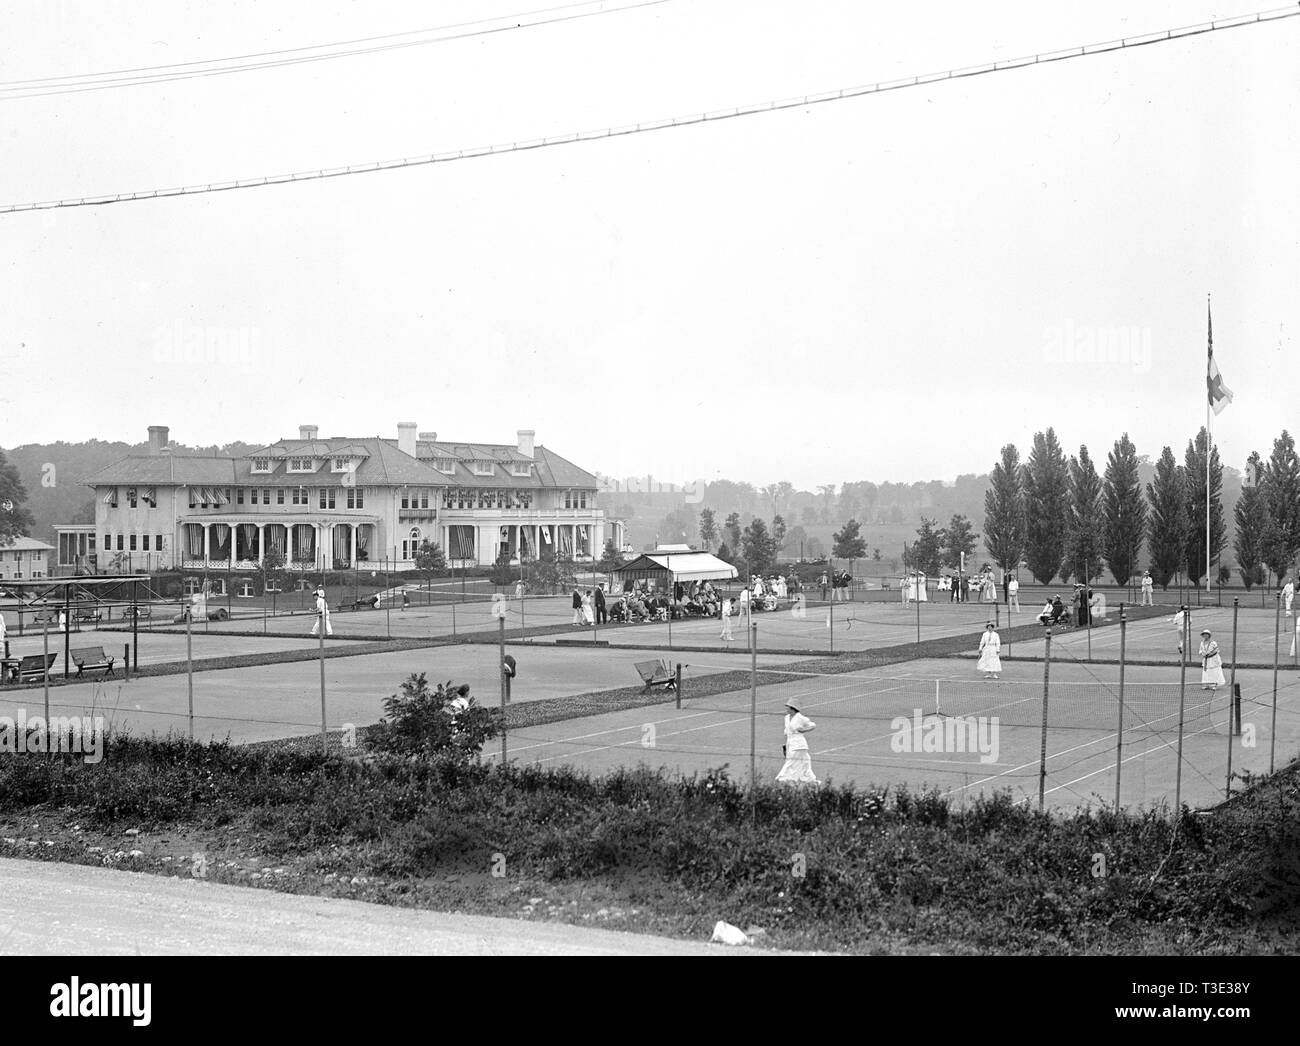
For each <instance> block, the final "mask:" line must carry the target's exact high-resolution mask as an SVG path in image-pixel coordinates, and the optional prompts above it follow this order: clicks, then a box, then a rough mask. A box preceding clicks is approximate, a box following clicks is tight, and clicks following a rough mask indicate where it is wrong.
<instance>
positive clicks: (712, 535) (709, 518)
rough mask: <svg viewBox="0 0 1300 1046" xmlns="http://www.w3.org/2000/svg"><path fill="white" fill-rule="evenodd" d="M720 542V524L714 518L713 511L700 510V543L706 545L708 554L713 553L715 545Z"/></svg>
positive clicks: (705, 548)
mask: <svg viewBox="0 0 1300 1046" xmlns="http://www.w3.org/2000/svg"><path fill="white" fill-rule="evenodd" d="M717 540H718V522H717V520H716V519H715V518H714V515H713V509H711V508H702V509H700V541H701V542H702V543H703V545H704V550H705V551H706V552H712V551H713V543H714V542H715V541H717Z"/></svg>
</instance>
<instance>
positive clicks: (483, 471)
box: [473, 461, 496, 476]
mask: <svg viewBox="0 0 1300 1046" xmlns="http://www.w3.org/2000/svg"><path fill="white" fill-rule="evenodd" d="M473 470H474V475H476V476H495V475H496V468H495V466H494V465H493V464H492V462H490V461H475V462H474V463H473Z"/></svg>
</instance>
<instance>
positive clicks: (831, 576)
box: [795, 570, 853, 603]
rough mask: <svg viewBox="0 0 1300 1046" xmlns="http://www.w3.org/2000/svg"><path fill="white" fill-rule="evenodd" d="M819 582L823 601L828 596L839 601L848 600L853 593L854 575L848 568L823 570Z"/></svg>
mask: <svg viewBox="0 0 1300 1046" xmlns="http://www.w3.org/2000/svg"><path fill="white" fill-rule="evenodd" d="M795 580H796V582H797V581H798V579H797V578H796V579H795ZM817 583H818V584H819V585H820V586H821V590H822V601H823V602H825V601H826V599H827V598H828V596H829V597H830V598H831V599H833V600H834V601H835V602H837V603H839V602H847V601H848V599H849V597H850V595H851V594H852V592H851V589H852V586H853V576H852V575H851V574H850V573H849V572H848V571H847V570H829V571H827V570H823V571H822V576H821V578H820V579H819V580H818V582H817Z"/></svg>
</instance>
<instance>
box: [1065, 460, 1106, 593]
mask: <svg viewBox="0 0 1300 1046" xmlns="http://www.w3.org/2000/svg"><path fill="white" fill-rule="evenodd" d="M1102 532H1103V525H1102V512H1101V478H1100V477H1099V476H1098V475H1097V468H1096V466H1095V465H1093V463H1092V458H1091V456H1090V455H1089V454H1088V448H1087V447H1086V446H1081V447H1080V448H1079V456H1078V457H1077V458H1071V459H1070V547H1069V554H1068V557H1067V558H1068V561H1069V563H1070V567H1071V569H1072V571H1073V572H1074V573H1075V574H1076V575H1079V574H1080V573H1081V572H1082V577H1081V580H1083V581H1085V582H1092V581H1093V580H1095V579H1096V578H1098V577H1100V576H1101V553H1102V547H1103V540H1102Z"/></svg>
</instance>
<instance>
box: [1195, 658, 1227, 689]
mask: <svg viewBox="0 0 1300 1046" xmlns="http://www.w3.org/2000/svg"><path fill="white" fill-rule="evenodd" d="M1227 682H1228V681H1227V680H1226V679H1224V678H1223V665H1222V664H1221V663H1220V664H1214V663H1211V664H1210V666H1209V667H1208V668H1203V669H1201V686H1210V685H1211V684H1214V685H1216V686H1224V685H1226V684H1227Z"/></svg>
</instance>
